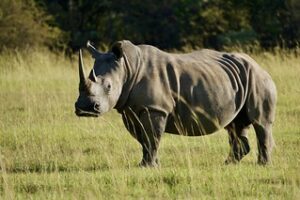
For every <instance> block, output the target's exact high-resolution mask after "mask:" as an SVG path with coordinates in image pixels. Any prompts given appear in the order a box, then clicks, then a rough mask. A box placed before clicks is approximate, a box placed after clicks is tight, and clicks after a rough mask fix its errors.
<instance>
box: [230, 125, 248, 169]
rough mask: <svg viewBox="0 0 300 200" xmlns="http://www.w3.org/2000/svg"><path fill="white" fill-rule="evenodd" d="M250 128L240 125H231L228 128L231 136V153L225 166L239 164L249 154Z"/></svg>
mask: <svg viewBox="0 0 300 200" xmlns="http://www.w3.org/2000/svg"><path fill="white" fill-rule="evenodd" d="M248 128H249V127H248V126H245V125H241V124H239V123H231V124H229V125H228V126H227V127H226V129H227V131H228V134H229V144H230V151H229V156H228V158H227V160H226V161H225V164H230V163H237V162H239V161H240V160H241V159H242V158H243V157H244V156H245V155H247V154H248V153H249V151H250V146H249V142H248V138H247V130H248Z"/></svg>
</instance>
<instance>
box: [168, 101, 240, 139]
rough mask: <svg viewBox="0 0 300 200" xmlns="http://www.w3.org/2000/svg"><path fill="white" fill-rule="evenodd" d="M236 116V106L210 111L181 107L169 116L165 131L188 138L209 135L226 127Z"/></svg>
mask: <svg viewBox="0 0 300 200" xmlns="http://www.w3.org/2000/svg"><path fill="white" fill-rule="evenodd" d="M236 114H237V113H236V112H235V105H234V104H231V105H228V106H227V107H223V108H219V109H218V110H210V111H207V110H204V109H201V108H195V109H193V108H190V107H189V108H182V107H181V108H180V109H175V111H174V112H173V113H172V114H170V115H169V117H168V120H167V124H166V129H165V131H166V132H167V133H171V134H179V135H186V136H201V135H207V134H211V133H214V132H216V131H218V130H220V129H221V128H223V127H224V126H226V125H227V124H228V123H229V122H231V121H232V120H233V118H234V117H235V116H236Z"/></svg>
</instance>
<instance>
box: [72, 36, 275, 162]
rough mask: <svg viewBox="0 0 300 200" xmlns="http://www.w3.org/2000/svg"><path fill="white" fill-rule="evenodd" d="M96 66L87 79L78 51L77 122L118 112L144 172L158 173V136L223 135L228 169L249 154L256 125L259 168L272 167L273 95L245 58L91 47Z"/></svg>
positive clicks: (265, 77) (124, 44) (122, 44)
mask: <svg viewBox="0 0 300 200" xmlns="http://www.w3.org/2000/svg"><path fill="white" fill-rule="evenodd" d="M87 49H88V50H89V52H90V53H91V55H92V57H93V58H94V59H95V62H94V66H93V68H92V70H91V72H90V74H89V76H88V77H86V76H85V70H84V64H83V60H82V51H81V50H80V51H79V78H80V83H79V97H78V99H77V101H76V103H75V113H76V115H78V116H92V117H97V116H99V115H102V114H103V113H105V112H107V111H109V110H111V109H113V108H114V109H116V110H117V111H118V112H119V113H120V114H121V115H122V119H123V122H124V125H125V127H126V128H127V130H128V131H129V132H130V133H131V135H132V136H134V138H135V139H136V140H137V141H138V142H139V143H140V144H141V146H142V151H143V157H142V161H141V163H140V165H141V166H157V165H158V159H157V150H158V147H159V142H160V139H161V136H162V134H163V133H171V134H179V135H185V136H202V135H207V134H211V133H214V132H216V131H218V130H220V129H222V128H225V129H226V130H227V132H228V134H229V144H230V151H229V156H228V158H227V159H226V161H225V163H237V162H238V161H240V160H241V159H242V158H243V157H244V156H245V155H246V154H248V153H249V151H250V146H249V142H248V139H247V130H248V128H249V126H250V125H253V127H254V130H255V133H256V138H257V143H258V163H259V164H267V163H269V162H270V156H271V150H272V147H273V144H274V140H273V136H272V124H273V122H274V118H275V106H276V96H277V95H276V87H275V84H274V82H273V81H272V79H271V77H270V75H269V74H268V73H267V72H266V71H265V70H263V69H262V68H261V67H260V66H259V65H258V64H257V63H256V62H255V61H254V60H253V59H252V58H251V57H250V56H248V55H246V54H243V53H227V52H219V51H214V50H208V49H203V50H200V51H194V52H191V53H186V54H176V53H167V52H164V51H162V50H160V49H158V48H156V47H154V46H150V45H134V44H133V43H131V42H130V41H128V40H123V41H118V42H116V43H115V44H114V45H112V47H111V50H110V51H109V52H107V53H101V52H99V51H98V50H97V49H96V48H95V47H93V46H92V45H91V44H90V43H89V42H88V44H87Z"/></svg>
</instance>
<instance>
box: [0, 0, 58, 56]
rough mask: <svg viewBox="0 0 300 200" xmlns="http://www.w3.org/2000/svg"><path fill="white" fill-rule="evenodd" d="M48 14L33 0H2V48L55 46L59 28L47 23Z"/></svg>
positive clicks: (0, 10) (0, 29) (0, 12)
mask: <svg viewBox="0 0 300 200" xmlns="http://www.w3.org/2000/svg"><path fill="white" fill-rule="evenodd" d="M47 19H48V16H47V15H46V14H45V13H44V12H43V11H42V10H40V9H39V8H38V7H37V6H36V5H35V3H34V1H31V0H1V1H0V50H3V49H4V48H14V49H15V48H25V47H28V46H37V45H48V46H53V45H54V44H55V43H54V41H57V40H58V38H59V34H60V32H59V30H58V29H55V28H51V27H50V26H49V25H48V24H47V23H46V21H47Z"/></svg>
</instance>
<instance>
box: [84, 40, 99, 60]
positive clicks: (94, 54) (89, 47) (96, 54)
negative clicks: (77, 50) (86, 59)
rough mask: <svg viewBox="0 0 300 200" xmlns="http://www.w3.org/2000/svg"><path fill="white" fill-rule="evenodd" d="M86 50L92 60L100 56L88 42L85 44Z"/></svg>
mask: <svg viewBox="0 0 300 200" xmlns="http://www.w3.org/2000/svg"><path fill="white" fill-rule="evenodd" d="M86 48H87V49H88V50H89V52H90V53H91V54H92V56H93V58H95V59H96V58H97V57H99V56H101V53H100V52H99V51H98V50H97V49H96V48H95V47H94V46H93V45H92V44H91V42H90V41H88V42H87V43H86Z"/></svg>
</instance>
